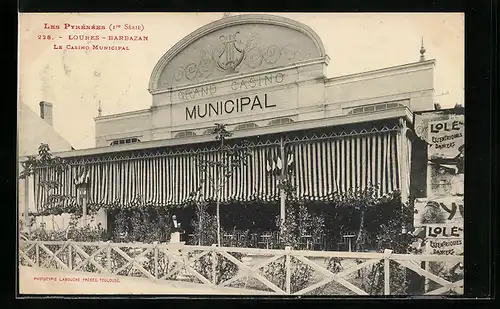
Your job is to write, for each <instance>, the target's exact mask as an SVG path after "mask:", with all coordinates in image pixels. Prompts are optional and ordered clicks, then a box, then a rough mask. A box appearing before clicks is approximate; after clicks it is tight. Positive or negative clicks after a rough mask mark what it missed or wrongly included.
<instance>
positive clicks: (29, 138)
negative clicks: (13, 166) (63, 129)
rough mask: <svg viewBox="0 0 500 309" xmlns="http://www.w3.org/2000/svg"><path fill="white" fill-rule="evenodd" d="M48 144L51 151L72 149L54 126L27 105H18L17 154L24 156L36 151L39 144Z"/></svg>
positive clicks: (33, 153)
mask: <svg viewBox="0 0 500 309" xmlns="http://www.w3.org/2000/svg"><path fill="white" fill-rule="evenodd" d="M42 143H44V144H48V145H49V147H50V150H51V152H61V151H68V150H71V149H73V147H71V145H70V143H69V142H68V141H67V140H66V139H64V138H63V137H62V136H61V135H60V134H59V133H57V132H56V131H55V130H54V128H53V127H52V126H51V125H50V124H48V123H47V122H46V121H44V120H43V119H42V118H40V116H38V115H37V114H36V113H35V112H34V111H33V110H31V108H29V107H28V106H27V105H25V104H23V103H20V104H19V105H18V156H19V157H24V156H29V155H35V154H37V153H38V147H39V146H40V144H42Z"/></svg>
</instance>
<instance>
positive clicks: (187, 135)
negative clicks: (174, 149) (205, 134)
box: [175, 131, 196, 138]
mask: <svg viewBox="0 0 500 309" xmlns="http://www.w3.org/2000/svg"><path fill="white" fill-rule="evenodd" d="M190 136H196V133H194V132H193V131H181V132H179V133H177V134H176V135H175V138H181V137H190Z"/></svg>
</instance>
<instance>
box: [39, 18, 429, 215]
mask: <svg viewBox="0 0 500 309" xmlns="http://www.w3.org/2000/svg"><path fill="white" fill-rule="evenodd" d="M424 52H425V50H422V51H421V54H422V55H421V58H420V61H417V62H414V63H407V64H402V65H399V66H394V67H387V68H381V69H378V70H373V71H367V72H361V73H357V74H351V75H346V76H337V77H328V76H326V74H325V72H326V68H327V66H328V63H329V59H330V58H329V57H328V55H327V53H326V50H325V48H324V46H323V43H322V42H321V39H320V38H319V37H318V35H317V34H316V33H315V32H314V31H313V30H312V29H311V28H309V27H308V26H306V25H304V24H301V23H299V22H296V21H294V20H291V19H288V18H283V17H278V16H272V15H261V14H246V15H239V16H230V17H226V18H222V19H220V20H217V21H214V22H212V23H210V24H208V25H205V26H203V27H201V28H199V29H198V30H196V31H194V32H193V33H191V34H189V35H187V36H186V37H185V38H183V39H182V40H181V41H179V42H178V43H177V44H175V45H174V46H173V47H172V48H171V49H170V50H168V51H167V52H166V53H165V54H164V55H163V56H162V57H161V59H159V61H158V63H157V64H156V66H155V67H154V69H153V71H152V73H151V78H150V81H149V92H150V93H151V97H152V104H151V107H150V108H149V109H145V110H138V111H133V112H127V113H121V114H115V115H105V116H98V117H97V118H95V128H96V148H92V149H84V150H75V151H68V152H60V153H56V155H58V156H61V157H65V158H67V159H68V160H69V161H70V162H71V164H72V168H71V169H70V170H69V171H68V172H66V173H65V174H64V175H62V176H59V177H61V179H62V181H63V186H61V187H60V188H59V189H58V190H59V193H61V194H68V195H75V194H76V192H77V184H76V183H75V181H74V180H75V179H76V178H77V176H78V175H81V173H82V171H84V173H86V175H87V176H88V177H87V178H85V179H86V180H85V181H87V182H88V199H87V203H88V205H89V206H95V207H102V208H108V207H112V206H118V207H126V208H128V207H133V206H140V205H150V206H157V207H178V206H181V205H184V204H185V203H186V202H187V201H189V200H191V199H192V198H193V197H192V194H191V193H192V192H194V191H195V190H196V188H198V187H199V185H200V179H201V177H202V175H201V172H200V170H199V169H198V166H197V165H196V159H197V158H199V157H203V158H208V159H216V158H217V156H218V153H217V152H216V146H217V142H216V141H215V140H214V136H213V135H212V134H211V133H212V132H213V128H214V124H215V123H224V124H226V126H227V129H228V130H229V131H231V132H232V133H233V134H232V136H231V137H230V138H229V139H228V143H229V144H230V145H232V146H234V147H236V146H237V145H238V144H239V143H241V141H243V140H246V141H248V142H249V146H250V149H251V156H250V157H249V158H248V160H247V164H246V165H242V166H241V168H240V169H238V170H237V172H236V173H235V174H234V175H233V176H232V177H231V178H230V179H229V181H228V182H227V183H226V185H225V187H224V188H223V190H222V193H221V201H222V203H226V204H230V203H231V202H232V201H246V202H249V201H253V202H254V203H255V204H258V203H259V201H279V200H280V192H279V188H278V181H279V177H278V176H277V175H276V173H274V174H271V173H269V170H270V169H271V170H272V169H276V168H281V165H282V163H281V162H286V164H287V165H288V166H289V168H290V169H292V170H293V172H294V173H293V174H294V177H293V179H292V182H293V183H294V184H295V185H296V196H297V198H299V199H305V200H317V201H328V199H329V198H331V197H332V195H333V194H334V192H345V191H347V190H349V189H355V188H361V189H362V188H366V187H368V186H370V185H375V184H377V185H379V188H380V194H386V193H388V192H391V191H394V190H400V191H401V194H402V198H403V199H404V200H406V199H407V198H408V196H409V195H410V193H414V194H416V195H419V192H423V191H425V183H422V184H419V181H418V180H414V179H415V177H412V175H414V173H412V171H416V170H425V161H424V162H423V165H422V166H420V165H419V164H421V163H418V162H417V161H419V160H412V158H414V157H415V155H417V154H416V151H415V149H416V148H417V147H415V145H416V144H415V143H416V139H415V135H414V127H413V119H414V118H413V113H414V112H416V111H423V110H432V109H433V91H434V89H433V71H434V66H435V61H434V60H425V59H424ZM283 156H284V157H283ZM277 158H280V159H279V160H278V159H277ZM209 172H214V171H209ZM46 175H49V174H46ZM37 179H39V180H40V179H42V178H41V176H39V177H38V178H37ZM34 188H35V191H37V192H35V196H36V197H37V198H36V199H37V206H38V207H39V209H42V208H43V201H44V199H45V198H46V194H45V193H44V192H41V191H40V190H38V189H37V188H38V186H37V185H36V184H35V186H34ZM202 193H203V194H202V195H200V198H205V199H209V200H213V199H214V198H215V192H214V190H213V189H211V188H210V187H206V188H204V189H203V192H202ZM282 211H283V209H282Z"/></svg>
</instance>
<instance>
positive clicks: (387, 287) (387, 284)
mask: <svg viewBox="0 0 500 309" xmlns="http://www.w3.org/2000/svg"><path fill="white" fill-rule="evenodd" d="M391 254H392V250H389V249H385V250H384V295H391V272H390V268H389V263H390V261H391V260H390V256H391Z"/></svg>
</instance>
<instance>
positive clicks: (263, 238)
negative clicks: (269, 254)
mask: <svg viewBox="0 0 500 309" xmlns="http://www.w3.org/2000/svg"><path fill="white" fill-rule="evenodd" d="M272 237H273V235H272V233H271V232H264V233H262V235H260V241H259V246H262V247H263V248H266V249H269V243H270V241H271V238H272Z"/></svg>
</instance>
